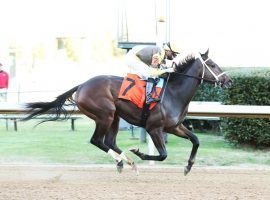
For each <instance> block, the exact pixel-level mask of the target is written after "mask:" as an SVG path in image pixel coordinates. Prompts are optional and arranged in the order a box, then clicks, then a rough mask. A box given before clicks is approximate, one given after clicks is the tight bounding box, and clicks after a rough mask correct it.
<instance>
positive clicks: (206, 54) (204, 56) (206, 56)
mask: <svg viewBox="0 0 270 200" xmlns="http://www.w3.org/2000/svg"><path fill="white" fill-rule="evenodd" d="M200 54H201V57H202V59H203V60H206V59H207V58H208V54H209V48H208V49H207V50H206V52H205V53H200Z"/></svg>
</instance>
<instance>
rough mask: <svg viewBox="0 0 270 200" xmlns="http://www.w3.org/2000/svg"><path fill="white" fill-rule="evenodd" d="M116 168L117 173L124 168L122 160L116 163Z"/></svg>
mask: <svg viewBox="0 0 270 200" xmlns="http://www.w3.org/2000/svg"><path fill="white" fill-rule="evenodd" d="M116 168H117V171H118V172H119V174H121V173H122V171H123V168H124V164H123V161H122V160H121V161H120V162H118V163H117V164H116Z"/></svg>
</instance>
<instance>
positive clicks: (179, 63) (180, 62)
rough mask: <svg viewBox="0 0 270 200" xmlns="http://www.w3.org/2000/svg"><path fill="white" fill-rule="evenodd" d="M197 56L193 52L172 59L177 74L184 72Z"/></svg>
mask: <svg viewBox="0 0 270 200" xmlns="http://www.w3.org/2000/svg"><path fill="white" fill-rule="evenodd" d="M197 56H198V53H195V52H189V53H181V54H178V55H177V57H176V58H174V62H175V64H176V67H175V70H176V71H177V72H184V71H185V70H186V68H187V67H188V66H190V65H191V64H192V63H193V62H194V61H195V59H196V58H197Z"/></svg>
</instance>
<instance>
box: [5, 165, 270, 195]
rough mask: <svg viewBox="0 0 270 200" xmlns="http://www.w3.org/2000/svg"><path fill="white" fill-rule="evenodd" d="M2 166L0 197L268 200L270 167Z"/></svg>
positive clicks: (269, 193)
mask: <svg viewBox="0 0 270 200" xmlns="http://www.w3.org/2000/svg"><path fill="white" fill-rule="evenodd" d="M139 169H140V175H139V176H136V175H135V173H134V172H133V171H131V169H130V168H128V166H126V168H125V170H124V172H123V173H122V174H118V173H117V172H116V170H115V169H114V167H113V166H27V165H24V166H14V165H13V166H8V165H1V166H0V199H1V200H2V199H3V200H10V199H39V200H45V199H95V200H96V199H117V200H118V199H126V200H133V199H143V200H144V199H155V200H159V199H162V200H164V199H166V200H167V199H208V200H209V199H252V200H254V199H265V200H267V199H270V169H269V168H254V167H253V168H209V167H208V168H205V167H194V168H193V170H192V172H191V173H190V174H189V175H188V176H184V175H183V169H182V168H180V167H179V168H178V167H148V166H146V167H143V166H139Z"/></svg>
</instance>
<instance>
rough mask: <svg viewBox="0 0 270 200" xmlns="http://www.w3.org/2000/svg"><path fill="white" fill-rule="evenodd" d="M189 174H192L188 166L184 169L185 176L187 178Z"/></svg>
mask: <svg viewBox="0 0 270 200" xmlns="http://www.w3.org/2000/svg"><path fill="white" fill-rule="evenodd" d="M189 172H190V169H189V168H188V166H186V167H185V169H184V175H185V176H186V175H187V174H188V173H189Z"/></svg>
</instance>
